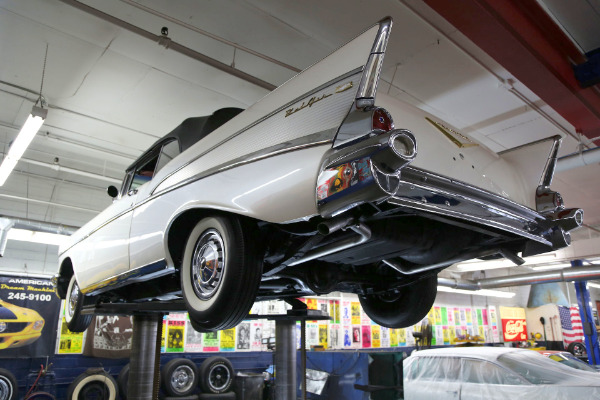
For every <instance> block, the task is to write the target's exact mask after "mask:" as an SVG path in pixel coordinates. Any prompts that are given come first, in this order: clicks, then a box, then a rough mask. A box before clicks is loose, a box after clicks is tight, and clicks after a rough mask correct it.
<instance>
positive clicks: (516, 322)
mask: <svg viewBox="0 0 600 400" xmlns="http://www.w3.org/2000/svg"><path fill="white" fill-rule="evenodd" d="M500 319H501V321H502V332H503V333H504V341H505V342H517V341H521V340H527V320H526V317H525V309H524V308H519V307H500Z"/></svg>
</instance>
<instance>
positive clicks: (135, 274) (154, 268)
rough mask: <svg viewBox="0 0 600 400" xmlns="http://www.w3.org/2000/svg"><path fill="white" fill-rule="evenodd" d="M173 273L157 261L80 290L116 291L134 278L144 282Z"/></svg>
mask: <svg viewBox="0 0 600 400" xmlns="http://www.w3.org/2000/svg"><path fill="white" fill-rule="evenodd" d="M173 271H174V268H170V267H169V266H168V264H167V262H166V261H165V260H159V261H156V262H154V263H152V264H148V265H146V266H144V267H140V268H136V269H134V270H129V271H126V272H123V273H121V274H117V275H114V276H111V277H110V278H107V279H105V280H103V281H101V282H98V283H96V284H94V285H92V286H90V287H87V288H86V289H85V290H81V293H83V294H86V295H88V294H99V293H102V292H106V291H108V290H111V289H116V288H118V287H121V286H125V285H127V284H128V283H131V281H135V280H136V278H142V277H143V279H144V280H147V279H152V278H156V277H158V276H161V275H165V274H168V273H171V272H173ZM153 275H154V276H153Z"/></svg>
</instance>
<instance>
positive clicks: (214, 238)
mask: <svg viewBox="0 0 600 400" xmlns="http://www.w3.org/2000/svg"><path fill="white" fill-rule="evenodd" d="M253 239H254V238H253V237H252V232H251V227H250V226H249V224H247V223H244V222H243V221H242V220H241V219H240V218H238V217H236V216H214V217H209V218H204V219H202V220H201V221H200V222H198V224H197V225H196V227H195V228H194V229H193V230H192V233H191V234H190V236H189V238H188V241H187V244H186V247H185V251H184V256H183V262H182V266H181V289H182V292H183V298H184V300H185V303H186V305H187V309H188V312H189V315H190V320H191V321H193V324H192V325H193V327H194V329H196V330H197V331H214V330H223V329H230V328H233V327H234V326H236V325H237V324H239V323H240V322H241V321H242V320H243V319H244V318H245V317H246V316H247V315H248V313H249V311H250V308H251V307H252V304H253V303H254V299H255V297H256V292H257V291H258V287H259V285H260V278H261V274H262V264H261V260H260V259H259V258H258V257H257V251H256V247H257V246H256V244H257V243H256V242H255V240H253Z"/></svg>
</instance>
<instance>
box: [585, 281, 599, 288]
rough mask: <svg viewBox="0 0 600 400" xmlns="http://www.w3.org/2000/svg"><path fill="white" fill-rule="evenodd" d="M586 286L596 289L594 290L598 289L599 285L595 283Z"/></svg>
mask: <svg viewBox="0 0 600 400" xmlns="http://www.w3.org/2000/svg"><path fill="white" fill-rule="evenodd" d="M588 286H589V287H593V288H596V289H600V285H599V284H597V283H592V282H588Z"/></svg>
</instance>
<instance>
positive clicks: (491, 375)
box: [462, 359, 523, 385]
mask: <svg viewBox="0 0 600 400" xmlns="http://www.w3.org/2000/svg"><path fill="white" fill-rule="evenodd" d="M462 381H463V382H469V383H481V384H484V385H522V384H523V380H522V379H520V378H519V377H518V376H516V375H515V374H513V373H511V372H510V371H508V370H506V369H504V368H500V367H499V366H497V365H494V364H492V363H491V362H489V361H482V360H469V359H463V360H462Z"/></svg>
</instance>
